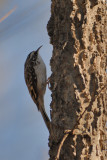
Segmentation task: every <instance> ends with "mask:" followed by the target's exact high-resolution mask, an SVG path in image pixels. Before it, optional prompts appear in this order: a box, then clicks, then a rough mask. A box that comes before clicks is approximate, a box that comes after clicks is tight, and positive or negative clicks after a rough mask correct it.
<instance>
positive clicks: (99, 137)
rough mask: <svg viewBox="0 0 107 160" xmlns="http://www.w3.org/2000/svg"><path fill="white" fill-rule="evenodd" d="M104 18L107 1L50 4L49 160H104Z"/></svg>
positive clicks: (55, 0) (56, 1) (56, 0)
mask: <svg viewBox="0 0 107 160" xmlns="http://www.w3.org/2000/svg"><path fill="white" fill-rule="evenodd" d="M105 12H106V9H105V3H104V0H72V1H71V0H52V5H51V18H50V20H49V22H48V25H47V30H48V34H49V36H50V41H51V44H52V45H53V55H52V58H51V62H50V64H51V70H52V75H51V77H50V83H51V90H52V102H51V119H52V129H51V132H50V138H49V147H50V151H49V155H50V160H55V159H56V160H58V159H60V160H105V156H106V155H105V152H106V151H105V147H104V146H105V122H106V116H105V115H106V92H105V88H106V87H105V84H106V78H105V77H106V58H105V54H106V47H105V33H106V31H105V15H106V14H105ZM65 130H69V131H68V132H67V131H66V133H65ZM64 135H65V136H66V137H64Z"/></svg>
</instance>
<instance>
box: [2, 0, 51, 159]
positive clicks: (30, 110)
mask: <svg viewBox="0 0 107 160" xmlns="http://www.w3.org/2000/svg"><path fill="white" fill-rule="evenodd" d="M15 7H16V9H15V10H14V12H12V13H11V14H10V15H9V16H8V17H7V18H6V19H4V21H2V22H1V23H0V160H47V159H48V150H49V148H48V136H49V133H48V130H47V128H46V127H45V124H44V122H43V119H42V117H41V114H40V113H39V112H38V110H37V108H36V106H35V104H34V103H33V101H32V99H31V97H30V95H29V93H28V90H27V87H26V85H25V81H24V63H25V60H26V57H27V55H28V54H29V53H30V52H31V51H33V50H36V49H37V48H38V47H39V46H40V45H43V47H42V48H41V49H40V55H41V56H42V57H43V60H44V62H45V64H46V67H47V75H48V77H49V76H50V74H51V70H50V65H49V63H50V58H51V56H52V46H51V45H50V44H49V41H50V40H49V36H48V33H47V29H46V26H47V23H48V20H49V18H50V8H51V3H50V0H21V1H18V0H0V19H1V18H2V17H4V16H5V15H6V14H7V13H8V12H9V11H10V10H12V9H13V8H15ZM50 95H51V92H50V91H49V89H48V88H47V91H46V95H45V106H46V111H47V113H48V115H50V102H51V96H50Z"/></svg>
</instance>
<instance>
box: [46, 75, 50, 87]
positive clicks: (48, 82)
mask: <svg viewBox="0 0 107 160" xmlns="http://www.w3.org/2000/svg"><path fill="white" fill-rule="evenodd" d="M49 84H50V77H49V78H48V79H47V81H46V85H48V88H49V89H50V86H49Z"/></svg>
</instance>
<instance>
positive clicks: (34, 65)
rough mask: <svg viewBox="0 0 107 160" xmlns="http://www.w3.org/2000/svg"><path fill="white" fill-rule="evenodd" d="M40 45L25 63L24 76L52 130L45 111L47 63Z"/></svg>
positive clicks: (32, 96) (32, 95)
mask: <svg viewBox="0 0 107 160" xmlns="http://www.w3.org/2000/svg"><path fill="white" fill-rule="evenodd" d="M41 47H42V46H40V47H39V48H38V49H37V50H36V51H32V52H31V53H30V54H29V55H28V56H27V59H26V61H25V64H24V77H25V82H26V85H27V88H28V91H29V93H30V95H31V98H32V99H33V101H34V103H35V104H36V106H37V108H38V110H39V111H40V112H41V115H42V117H43V119H44V122H45V124H46V126H47V128H48V130H50V119H49V117H48V115H47V113H46V111H45V106H44V95H45V91H46V84H47V73H46V65H45V63H44V61H43V59H42V57H41V56H40V54H39V50H40V48H41Z"/></svg>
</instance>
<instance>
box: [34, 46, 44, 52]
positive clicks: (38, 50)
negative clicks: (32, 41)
mask: <svg viewBox="0 0 107 160" xmlns="http://www.w3.org/2000/svg"><path fill="white" fill-rule="evenodd" d="M42 46H43V45H42ZM42 46H40V47H39V48H38V49H37V50H36V51H35V52H37V53H38V51H39V49H40V48H41V47H42Z"/></svg>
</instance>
